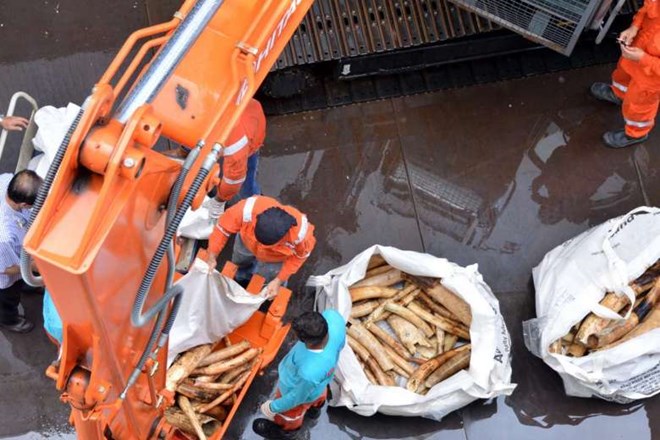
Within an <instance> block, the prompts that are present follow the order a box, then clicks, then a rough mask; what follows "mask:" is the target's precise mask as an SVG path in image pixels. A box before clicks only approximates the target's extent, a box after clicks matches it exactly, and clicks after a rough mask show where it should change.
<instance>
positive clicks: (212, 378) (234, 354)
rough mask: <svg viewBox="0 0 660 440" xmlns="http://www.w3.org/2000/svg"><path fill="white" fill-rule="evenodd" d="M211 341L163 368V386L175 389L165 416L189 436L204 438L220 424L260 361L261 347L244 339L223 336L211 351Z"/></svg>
mask: <svg viewBox="0 0 660 440" xmlns="http://www.w3.org/2000/svg"><path fill="white" fill-rule="evenodd" d="M215 345H216V344H204V345H198V346H197V347H194V348H191V349H190V350H188V351H186V352H184V353H182V354H181V355H180V356H179V358H178V359H177V360H176V361H174V363H173V364H172V366H171V367H170V368H169V369H168V370H167V378H166V381H165V387H166V389H167V390H169V391H172V392H175V396H176V399H175V400H176V404H177V405H176V406H173V407H171V408H168V409H167V411H166V412H165V418H166V420H167V422H168V423H169V424H171V425H172V426H175V427H176V428H178V429H179V430H181V431H182V432H184V433H185V434H188V435H190V436H192V438H199V439H206V438H207V437H208V436H211V435H212V434H213V432H215V430H216V429H218V428H219V427H220V426H222V423H224V421H225V419H226V418H227V414H228V413H229V411H230V410H231V408H232V406H233V405H234V404H235V403H236V399H237V396H238V393H239V392H240V391H241V388H242V387H243V385H245V382H246V381H247V380H248V377H249V376H250V373H251V371H252V369H253V367H254V366H255V365H256V364H258V363H259V362H260V356H259V355H260V354H261V352H262V349H261V348H253V347H252V346H251V344H250V343H249V342H248V341H242V342H239V343H236V344H231V342H230V341H229V339H228V338H224V340H223V348H220V349H218V350H216V351H213V348H214V346H215Z"/></svg>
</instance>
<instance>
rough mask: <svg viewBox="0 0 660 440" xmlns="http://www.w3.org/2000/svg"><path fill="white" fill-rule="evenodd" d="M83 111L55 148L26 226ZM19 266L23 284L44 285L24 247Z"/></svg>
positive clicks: (36, 212) (62, 157)
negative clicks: (36, 274)
mask: <svg viewBox="0 0 660 440" xmlns="http://www.w3.org/2000/svg"><path fill="white" fill-rule="evenodd" d="M83 107H84V105H83ZM83 113H84V110H83V108H81V109H80V110H79V111H78V114H77V115H76V117H75V119H74V120H73V122H72V123H71V126H70V127H69V129H68V130H67V132H66V134H65V135H64V139H62V142H61V143H60V147H59V148H58V149H57V153H56V154H55V157H54V158H53V162H52V163H51V164H50V167H49V168H48V173H46V178H45V179H44V181H43V182H42V183H41V186H40V187H39V191H38V192H37V198H36V199H35V201H34V204H33V205H32V210H31V212H30V219H29V220H28V224H27V227H28V228H30V227H31V226H32V223H34V219H35V218H37V214H39V211H41V208H42V207H43V206H44V201H45V200H46V197H47V196H48V193H49V192H50V188H51V186H52V185H53V181H54V180H55V176H56V175H57V171H58V170H59V169H60V165H62V160H64V155H65V154H66V151H67V149H68V148H69V143H70V142H71V136H73V133H74V132H75V131H76V129H77V128H78V124H79V123H80V120H81V119H82V116H83ZM20 268H21V276H22V277H23V281H25V284H27V285H28V286H31V287H41V286H43V285H44V282H43V279H42V278H41V277H40V276H35V275H34V274H33V273H32V259H31V258H30V255H28V253H27V252H25V249H23V248H21V261H20Z"/></svg>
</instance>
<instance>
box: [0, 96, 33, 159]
mask: <svg viewBox="0 0 660 440" xmlns="http://www.w3.org/2000/svg"><path fill="white" fill-rule="evenodd" d="M21 98H22V99H24V100H26V101H27V102H28V103H29V104H30V105H31V106H32V113H30V118H29V123H28V126H27V128H26V129H25V131H24V132H23V141H22V142H21V149H20V154H19V156H18V162H17V163H16V171H15V172H19V171H21V170H23V169H25V168H26V167H27V164H28V162H29V161H30V159H32V153H33V152H34V145H32V138H33V137H34V134H35V132H36V128H37V126H36V124H35V123H34V114H35V113H36V112H37V110H39V105H38V104H37V101H36V100H35V99H34V98H33V97H32V96H30V95H28V94H27V93H25V92H16V93H14V94H13V95H12V97H11V99H10V100H9V106H8V107H7V113H6V114H5V116H14V111H15V110H16V103H17V102H18V100H19V99H21ZM7 134H8V132H7V130H2V134H0V158H1V157H2V153H3V152H4V150H5V143H6V142H7Z"/></svg>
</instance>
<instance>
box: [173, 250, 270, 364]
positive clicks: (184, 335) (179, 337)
mask: <svg viewBox="0 0 660 440" xmlns="http://www.w3.org/2000/svg"><path fill="white" fill-rule="evenodd" d="M176 284H178V285H180V286H182V287H183V298H182V300H181V307H180V308H179V313H178V314H177V317H176V320H175V321H174V326H173V327H172V330H171V331H170V339H169V348H168V352H167V365H168V366H169V365H170V364H171V363H172V362H173V361H174V358H176V356H177V355H178V354H179V353H181V352H183V351H185V350H188V349H189V348H192V347H195V346H197V345H200V344H207V343H209V342H216V341H219V340H220V339H222V338H223V337H224V336H227V335H228V334H229V333H231V332H232V331H233V330H234V329H235V328H237V327H240V326H241V325H242V324H244V323H245V322H246V321H247V320H248V319H250V317H251V316H252V314H253V313H254V312H256V311H257V310H258V309H259V306H261V304H262V303H263V302H264V301H265V300H266V297H265V291H263V292H262V293H261V294H259V295H254V294H252V293H249V292H248V291H246V290H245V289H243V288H242V287H241V286H240V285H239V284H238V283H237V282H236V281H234V280H232V279H229V278H227V277H225V276H223V275H221V274H220V273H219V272H218V271H216V270H214V271H213V272H211V273H209V267H208V265H207V264H206V263H205V262H204V261H202V260H200V259H197V260H195V263H194V264H193V267H192V268H191V269H190V271H189V272H188V273H187V274H186V275H185V276H184V277H183V278H181V279H180V280H179V281H178V282H177V283H176Z"/></svg>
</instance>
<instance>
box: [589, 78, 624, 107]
mask: <svg viewBox="0 0 660 440" xmlns="http://www.w3.org/2000/svg"><path fill="white" fill-rule="evenodd" d="M589 90H590V91H591V95H592V96H593V97H594V98H596V99H598V100H600V101H605V102H610V103H612V104H616V105H621V104H622V103H623V100H622V99H621V98H619V97H618V96H616V95H615V94H614V92H613V91H612V87H610V85H609V84H605V83H602V82H596V83H593V84H592V85H591V88H590V89H589Z"/></svg>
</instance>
